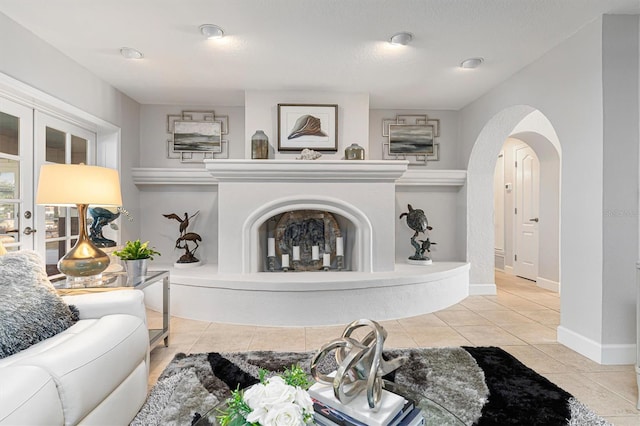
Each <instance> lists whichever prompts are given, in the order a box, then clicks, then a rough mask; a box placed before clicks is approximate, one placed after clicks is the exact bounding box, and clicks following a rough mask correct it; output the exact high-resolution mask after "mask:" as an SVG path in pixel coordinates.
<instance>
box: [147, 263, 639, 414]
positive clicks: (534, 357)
mask: <svg viewBox="0 0 640 426" xmlns="http://www.w3.org/2000/svg"><path fill="white" fill-rule="evenodd" d="M496 284H497V286H498V294H497V295H495V296H471V297H468V298H466V299H465V300H463V301H462V302H460V303H458V304H457V305H454V306H451V307H449V308H448V309H445V310H443V311H440V312H436V313H433V314H427V315H420V316H417V317H411V318H404V319H400V320H395V321H383V322H382V325H383V326H384V327H385V329H386V330H387V332H388V333H389V337H388V338H387V340H386V342H385V347H386V348H410V347H432V346H460V345H473V346H489V345H491V346H500V347H501V348H503V349H504V350H506V351H508V352H509V353H511V354H512V355H514V356H515V357H516V358H518V359H519V360H520V361H521V362H523V363H524V364H526V365H527V366H529V367H531V368H532V369H534V370H535V371H537V372H538V373H540V374H542V375H544V376H545V377H547V378H548V379H549V380H551V381H552V382H554V383H556V384H557V385H559V386H560V387H562V388H564V389H565V390H567V391H568V392H570V393H571V394H573V395H574V396H575V397H576V398H578V400H580V401H582V402H583V403H585V404H586V405H587V406H589V407H590V408H591V409H592V410H594V411H595V412H596V413H598V414H599V415H601V416H603V417H605V418H606V419H607V420H608V421H610V422H611V423H613V424H615V425H619V426H626V425H636V426H637V425H640V411H638V410H636V405H635V404H636V400H637V398H638V390H637V386H636V376H635V371H634V366H633V365H615V366H611V365H599V364H597V363H595V362H593V361H591V360H589V359H588V358H585V357H584V356H582V355H580V354H578V353H576V352H574V351H572V350H571V349H568V348H566V347H565V346H563V345H561V344H559V343H557V341H556V327H557V326H558V325H559V323H560V298H559V296H558V294H557V293H553V292H550V291H548V290H544V289H540V288H538V287H536V285H535V283H533V282H531V281H528V280H525V279H521V278H518V277H515V276H512V275H507V274H504V273H502V272H499V271H497V272H496ZM159 320H160V318H159V315H158V314H157V313H155V312H149V322H150V323H152V324H153V323H154V322H155V323H157V322H158V321H159ZM343 328H344V327H343V326H331V327H255V326H242V325H232V324H219V323H208V322H202V321H193V320H187V319H183V318H177V317H172V318H171V336H170V342H169V343H170V345H169V347H168V348H165V347H164V346H162V345H158V346H156V347H155V348H153V350H152V351H151V369H150V377H149V386H150V387H151V386H153V384H154V383H155V382H156V381H157V379H158V376H159V375H160V373H161V372H162V370H163V369H164V368H165V367H166V365H167V364H168V363H169V362H170V361H171V359H172V358H173V356H174V355H175V354H176V353H178V352H184V353H198V352H211V351H229V352H231V351H250V350H276V351H311V350H317V349H318V348H319V347H320V346H321V345H322V344H323V343H325V342H327V341H329V340H331V339H334V338H336V337H338V336H340V334H341V333H342V330H343Z"/></svg>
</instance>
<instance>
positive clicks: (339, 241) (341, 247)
mask: <svg viewBox="0 0 640 426" xmlns="http://www.w3.org/2000/svg"><path fill="white" fill-rule="evenodd" d="M343 244H344V243H343V240H342V237H337V238H336V256H344V245H343Z"/></svg>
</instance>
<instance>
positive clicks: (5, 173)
mask: <svg viewBox="0 0 640 426" xmlns="http://www.w3.org/2000/svg"><path fill="white" fill-rule="evenodd" d="M33 186H34V184H33V110H32V109H31V108H28V107H25V106H23V105H20V104H18V103H15V102H12V101H10V100H8V99H4V98H1V97H0V241H2V244H3V245H4V246H5V248H6V249H7V250H9V251H12V250H20V249H32V250H33V249H34V248H35V246H34V231H33V230H34V219H35V218H34V211H33V199H34V197H33Z"/></svg>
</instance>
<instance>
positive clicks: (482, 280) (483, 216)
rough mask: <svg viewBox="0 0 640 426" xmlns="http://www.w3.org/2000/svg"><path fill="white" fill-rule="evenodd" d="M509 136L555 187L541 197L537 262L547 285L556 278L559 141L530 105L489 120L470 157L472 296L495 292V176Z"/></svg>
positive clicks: (543, 182) (547, 183)
mask: <svg viewBox="0 0 640 426" xmlns="http://www.w3.org/2000/svg"><path fill="white" fill-rule="evenodd" d="M508 137H515V138H518V139H521V140H523V141H524V142H526V143H527V144H528V145H529V146H531V147H532V148H533V149H534V151H535V152H536V154H537V156H538V157H539V159H540V163H541V182H540V185H541V187H543V188H554V189H555V190H553V191H550V194H548V195H549V197H546V198H545V201H544V203H543V204H544V207H542V205H541V212H540V215H541V216H540V221H544V222H545V226H548V228H549V231H548V232H547V231H546V232H545V233H544V235H542V236H541V237H542V238H541V240H540V247H544V250H542V252H543V253H544V256H543V259H541V262H542V263H544V265H545V266H544V267H542V268H541V272H540V274H544V275H541V276H542V277H544V278H545V279H547V280H549V281H550V282H558V283H559V280H560V279H559V277H560V261H559V259H560V232H559V229H560V219H559V217H560V214H559V211H560V204H559V199H560V197H559V196H560V178H561V173H560V164H561V163H560V158H561V150H560V143H559V141H558V137H557V135H556V132H555V130H554V129H553V126H552V125H551V123H550V122H549V120H548V119H547V118H546V117H545V116H544V114H542V113H541V112H540V111H538V110H536V109H535V108H533V107H530V106H528V105H517V106H513V107H510V108H507V109H505V110H503V111H501V112H499V113H498V114H496V115H495V116H494V117H493V118H492V119H491V120H489V122H487V124H486V125H485V126H484V128H483V129H482V131H481V132H480V134H479V135H478V138H477V139H476V143H475V144H474V147H473V150H472V152H471V156H470V158H469V165H468V172H467V173H468V178H467V232H466V233H467V261H468V262H469V263H470V264H471V271H470V283H471V288H470V290H469V291H470V294H494V293H495V280H494V268H495V258H494V247H495V236H494V232H493V231H494V228H493V226H492V224H493V218H494V204H493V203H494V172H495V166H496V161H497V158H498V155H499V153H500V150H501V149H502V145H503V143H504V141H505V140H506V139H507V138H508ZM543 175H544V177H542V176H543ZM542 271H544V272H542ZM545 276H546V277H545Z"/></svg>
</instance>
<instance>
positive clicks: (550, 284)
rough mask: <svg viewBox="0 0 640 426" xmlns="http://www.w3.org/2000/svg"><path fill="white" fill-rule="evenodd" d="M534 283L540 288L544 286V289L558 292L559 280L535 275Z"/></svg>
mask: <svg viewBox="0 0 640 426" xmlns="http://www.w3.org/2000/svg"><path fill="white" fill-rule="evenodd" d="M536 285H537V286H538V287H540V288H544V289H545V290H551V291H555V292H556V293H560V283H559V282H556V281H551V280H548V279H546V278H542V277H536Z"/></svg>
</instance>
